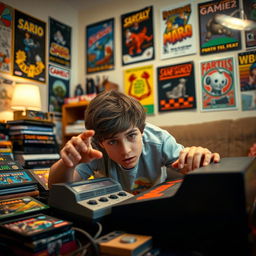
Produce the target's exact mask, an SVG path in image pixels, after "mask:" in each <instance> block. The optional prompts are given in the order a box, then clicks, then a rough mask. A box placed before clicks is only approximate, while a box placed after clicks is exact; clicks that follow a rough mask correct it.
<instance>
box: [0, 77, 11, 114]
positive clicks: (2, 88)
mask: <svg viewBox="0 0 256 256" xmlns="http://www.w3.org/2000/svg"><path fill="white" fill-rule="evenodd" d="M13 90H14V82H13V81H12V80H9V79H5V78H3V77H1V76H0V111H8V110H11V100H12V94H13Z"/></svg>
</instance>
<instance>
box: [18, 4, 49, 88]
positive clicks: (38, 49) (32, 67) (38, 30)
mask: <svg viewBox="0 0 256 256" xmlns="http://www.w3.org/2000/svg"><path fill="white" fill-rule="evenodd" d="M45 38H46V23H45V22H44V21H41V20H38V19H36V18H34V17H32V16H29V15H27V14H25V13H23V12H21V11H18V10H16V9H15V19H14V58H13V75H14V76H18V77H22V78H26V79H30V80H33V81H38V82H42V83H45V81H46V70H45V69H46V58H45V55H46V54H45V50H46V48H45Z"/></svg>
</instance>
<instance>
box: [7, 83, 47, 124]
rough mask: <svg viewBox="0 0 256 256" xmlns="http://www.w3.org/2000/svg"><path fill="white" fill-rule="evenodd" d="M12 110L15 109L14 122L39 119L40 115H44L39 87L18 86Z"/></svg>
mask: <svg viewBox="0 0 256 256" xmlns="http://www.w3.org/2000/svg"><path fill="white" fill-rule="evenodd" d="M11 108H12V109H14V112H13V117H14V120H20V119H38V115H39V114H40V115H42V112H40V110H41V97H40V91H39V87H38V86H37V85H33V84H16V86H15V88H14V91H13V96H12V101H11Z"/></svg>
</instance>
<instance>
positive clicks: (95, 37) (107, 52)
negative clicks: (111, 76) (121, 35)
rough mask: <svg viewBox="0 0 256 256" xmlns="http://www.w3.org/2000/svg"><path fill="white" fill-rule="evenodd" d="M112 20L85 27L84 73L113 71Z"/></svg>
mask: <svg viewBox="0 0 256 256" xmlns="http://www.w3.org/2000/svg"><path fill="white" fill-rule="evenodd" d="M114 24H115V23H114V18H111V19H108V20H104V21H101V22H98V23H94V24H91V25H89V26H87V27H86V73H87V74H90V73H95V72H99V71H106V70H112V69H114V65H115V62H114V31H115V30H114Z"/></svg>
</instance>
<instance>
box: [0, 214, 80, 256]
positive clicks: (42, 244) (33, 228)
mask: <svg viewBox="0 0 256 256" xmlns="http://www.w3.org/2000/svg"><path fill="white" fill-rule="evenodd" d="M72 226H73V224H72V223H71V222H69V221H66V220H62V219H59V218H56V217H52V216H49V215H46V214H42V213H41V214H36V215H32V216H27V217H22V218H17V219H12V220H9V221H5V222H2V223H1V224H0V231H1V232H0V238H1V240H2V241H4V243H5V244H6V247H5V248H1V249H2V250H1V251H5V252H6V253H9V255H10V254H11V255H13V254H14V255H27V256H40V255H45V256H47V255H49V256H50V255H60V254H64V253H70V252H72V251H74V250H76V249H77V244H76V240H75V233H74V230H73V228H72ZM2 247H3V246H2Z"/></svg>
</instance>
